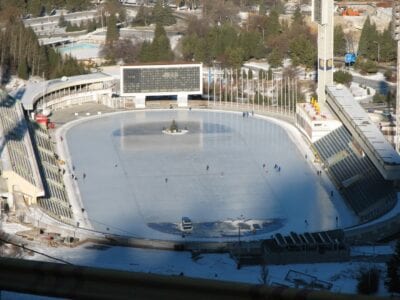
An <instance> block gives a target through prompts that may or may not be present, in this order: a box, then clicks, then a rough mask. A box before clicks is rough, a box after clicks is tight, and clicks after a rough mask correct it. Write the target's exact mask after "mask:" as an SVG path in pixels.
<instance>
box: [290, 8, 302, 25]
mask: <svg viewBox="0 0 400 300" xmlns="http://www.w3.org/2000/svg"><path fill="white" fill-rule="evenodd" d="M303 25H304V19H303V15H302V14H301V10H300V6H299V5H297V6H296V10H295V11H294V14H293V16H292V26H303Z"/></svg>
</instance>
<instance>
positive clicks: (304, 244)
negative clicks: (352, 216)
mask: <svg viewBox="0 0 400 300" xmlns="http://www.w3.org/2000/svg"><path fill="white" fill-rule="evenodd" d="M343 237H344V236H343V231H342V230H331V231H321V232H305V233H301V234H300V233H295V232H291V233H290V234H289V235H286V236H283V235H282V234H280V233H277V234H275V235H273V236H272V237H271V239H267V240H264V241H263V243H264V247H266V248H268V252H282V251H283V250H285V251H304V250H313V249H314V250H316V249H319V250H320V249H330V250H335V249H336V250H337V249H339V248H345V244H344V241H343Z"/></svg>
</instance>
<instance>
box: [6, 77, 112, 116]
mask: <svg viewBox="0 0 400 300" xmlns="http://www.w3.org/2000/svg"><path fill="white" fill-rule="evenodd" d="M63 78H64V77H63ZM63 78H58V79H52V80H47V81H41V82H28V83H27V85H26V86H24V87H22V88H20V89H18V90H16V91H13V92H12V93H10V96H11V97H13V98H15V99H17V100H20V101H21V103H22V105H23V106H24V108H25V109H33V104H34V102H35V101H36V100H37V98H39V97H41V96H42V95H43V93H48V92H52V91H56V90H58V89H62V88H66V87H69V86H74V85H77V84H85V83H92V82H96V81H106V80H113V79H114V78H113V77H112V76H110V75H108V74H104V73H102V72H97V73H89V74H84V75H77V76H70V77H65V78H64V79H65V80H64V79H63Z"/></svg>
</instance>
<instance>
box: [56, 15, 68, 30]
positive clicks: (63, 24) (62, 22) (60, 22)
mask: <svg viewBox="0 0 400 300" xmlns="http://www.w3.org/2000/svg"><path fill="white" fill-rule="evenodd" d="M67 23H68V22H67V21H66V20H65V17H64V14H63V13H62V14H61V16H60V18H59V19H58V26H59V27H66V26H67Z"/></svg>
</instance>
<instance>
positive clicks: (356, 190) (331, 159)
mask: <svg viewBox="0 0 400 300" xmlns="http://www.w3.org/2000/svg"><path fill="white" fill-rule="evenodd" d="M314 147H315V149H316V150H317V152H318V154H319V156H320V158H321V160H322V162H323V163H324V165H325V167H326V168H327V170H328V175H329V176H330V177H331V179H332V181H333V182H334V183H335V185H336V186H337V187H338V189H339V190H340V191H341V193H342V194H343V196H344V198H345V199H346V201H347V203H348V204H349V206H350V207H351V208H352V209H353V210H354V212H355V213H356V214H357V215H359V216H360V217H361V219H362V220H363V221H367V220H370V219H373V218H376V217H378V216H379V215H382V214H383V213H385V212H387V211H388V210H390V208H391V207H392V206H393V205H394V204H395V199H396V193H395V191H394V188H393V186H392V183H391V182H390V181H386V180H385V179H384V178H383V177H382V175H381V174H380V173H379V171H378V170H377V169H376V168H375V166H374V165H373V163H372V162H371V160H370V159H369V158H368V157H367V156H366V155H360V154H359V153H355V152H354V150H353V149H354V148H355V147H354V146H353V145H352V136H351V134H350V133H349V132H348V131H347V129H346V128H345V127H344V126H341V127H339V128H338V129H336V130H334V131H332V132H331V133H329V134H328V135H326V136H325V137H323V138H321V139H320V140H318V141H317V142H315V143H314ZM340 153H347V155H339V154H340ZM381 204H382V205H381Z"/></svg>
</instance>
